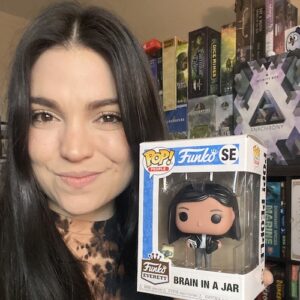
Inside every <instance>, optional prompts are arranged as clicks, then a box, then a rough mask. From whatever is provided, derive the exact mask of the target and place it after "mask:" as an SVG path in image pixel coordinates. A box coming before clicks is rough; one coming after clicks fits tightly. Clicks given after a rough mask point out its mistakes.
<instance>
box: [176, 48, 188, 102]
mask: <svg viewBox="0 0 300 300" xmlns="http://www.w3.org/2000/svg"><path fill="white" fill-rule="evenodd" d="M187 67H188V43H186V42H182V43H178V46H177V49H176V101H177V106H178V105H182V104H186V103H187V85H188V81H187V80H188V68H187Z"/></svg>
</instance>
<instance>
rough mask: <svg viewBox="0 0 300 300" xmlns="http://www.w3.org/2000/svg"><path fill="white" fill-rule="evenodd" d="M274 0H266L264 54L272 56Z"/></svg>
mask: <svg viewBox="0 0 300 300" xmlns="http://www.w3.org/2000/svg"><path fill="white" fill-rule="evenodd" d="M274 1H275V0H266V4H265V5H266V17H265V18H266V42H265V43H266V46H265V49H266V50H265V54H266V56H272V55H274V54H275V52H274V5H275V4H274Z"/></svg>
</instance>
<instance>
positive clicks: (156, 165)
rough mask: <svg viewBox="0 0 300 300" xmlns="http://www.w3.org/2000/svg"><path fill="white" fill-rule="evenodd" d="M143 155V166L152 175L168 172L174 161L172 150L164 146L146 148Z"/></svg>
mask: <svg viewBox="0 0 300 300" xmlns="http://www.w3.org/2000/svg"><path fill="white" fill-rule="evenodd" d="M143 155H144V168H145V169H146V170H148V172H149V173H151V174H152V175H153V174H162V173H166V172H168V171H169V170H171V169H172V167H173V165H174V162H175V158H174V151H173V150H169V149H166V148H155V149H151V150H147V151H146V152H144V154H143Z"/></svg>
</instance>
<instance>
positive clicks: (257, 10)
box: [253, 1, 266, 60]
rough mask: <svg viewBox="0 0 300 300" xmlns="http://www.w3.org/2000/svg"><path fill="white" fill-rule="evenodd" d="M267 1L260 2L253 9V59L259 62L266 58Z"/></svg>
mask: <svg viewBox="0 0 300 300" xmlns="http://www.w3.org/2000/svg"><path fill="white" fill-rule="evenodd" d="M265 9H266V8H265V1H259V2H258V3H256V5H255V6H254V7H253V13H254V16H253V20H254V24H253V26H254V29H253V31H254V36H253V40H254V42H253V59H255V60H257V59H260V58H262V57H264V56H265V36H266V34H265V32H266V30H265V26H266V15H265Z"/></svg>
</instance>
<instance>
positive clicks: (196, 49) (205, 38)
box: [188, 27, 221, 99]
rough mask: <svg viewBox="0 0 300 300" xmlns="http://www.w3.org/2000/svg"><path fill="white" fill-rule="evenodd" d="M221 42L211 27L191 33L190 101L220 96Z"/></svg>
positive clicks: (216, 32) (189, 55)
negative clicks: (208, 96)
mask: <svg viewBox="0 0 300 300" xmlns="http://www.w3.org/2000/svg"><path fill="white" fill-rule="evenodd" d="M220 40H221V36H220V32H218V31H216V30H214V29H212V28H210V27H203V28H200V29H197V30H195V31H192V32H189V53H188V62H189V68H188V71H189V76H188V77H189V78H188V98H189V99H192V98H197V97H202V96H207V95H212V94H216V95H218V94H219V89H220V87H219V86H220V83H219V77H220V76H219V72H220V71H219V69H220Z"/></svg>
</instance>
